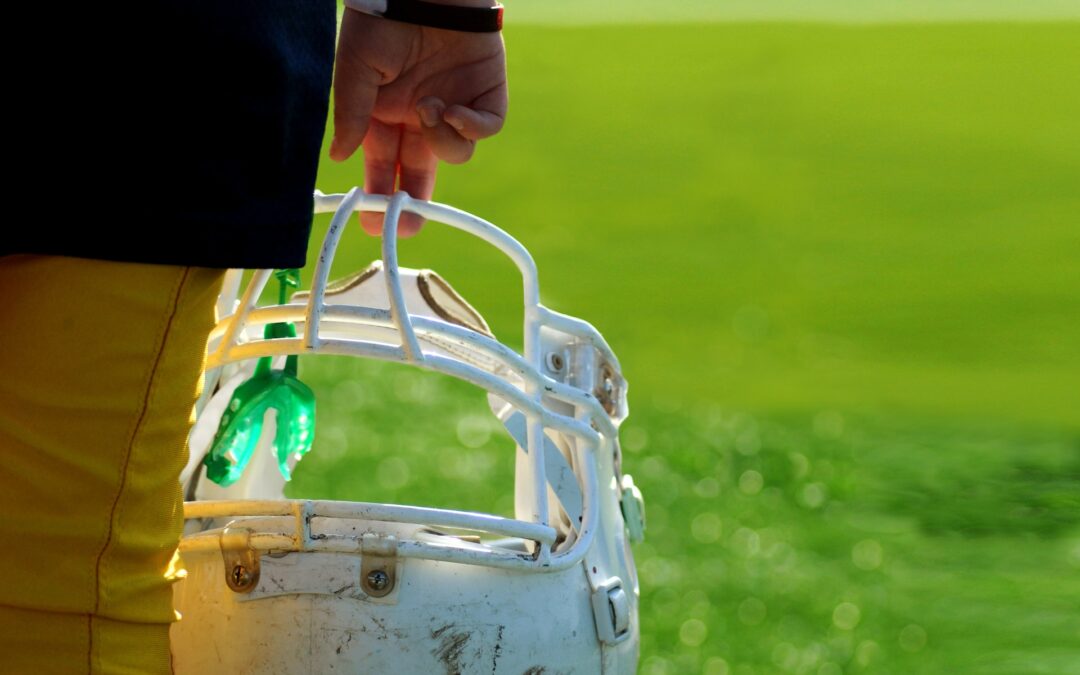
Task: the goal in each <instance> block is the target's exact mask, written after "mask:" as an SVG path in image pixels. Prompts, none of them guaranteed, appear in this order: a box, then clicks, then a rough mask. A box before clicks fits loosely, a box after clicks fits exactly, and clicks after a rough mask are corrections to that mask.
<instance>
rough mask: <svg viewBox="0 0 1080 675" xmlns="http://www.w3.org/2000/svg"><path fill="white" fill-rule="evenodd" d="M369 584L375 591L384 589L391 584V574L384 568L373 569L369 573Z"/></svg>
mask: <svg viewBox="0 0 1080 675" xmlns="http://www.w3.org/2000/svg"><path fill="white" fill-rule="evenodd" d="M367 582H368V586H370V587H371V590H373V591H384V590H386V587H387V586H389V585H390V575H389V574H387V573H386V572H385V571H384V570H371V571H370V572H368V575H367Z"/></svg>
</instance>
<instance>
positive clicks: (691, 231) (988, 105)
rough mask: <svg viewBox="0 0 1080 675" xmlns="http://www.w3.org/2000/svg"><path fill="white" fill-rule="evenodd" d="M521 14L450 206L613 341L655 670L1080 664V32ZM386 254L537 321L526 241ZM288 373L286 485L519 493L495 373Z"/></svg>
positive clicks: (714, 673) (333, 182) (320, 492)
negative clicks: (493, 228)
mask: <svg viewBox="0 0 1080 675" xmlns="http://www.w3.org/2000/svg"><path fill="white" fill-rule="evenodd" d="M507 39H508V42H509V45H510V65H511V77H512V84H511V87H512V91H511V98H512V103H511V105H512V111H511V117H510V119H509V123H508V125H507V128H506V130H505V132H504V133H503V135H502V136H500V137H499V138H497V139H494V140H492V141H489V142H487V143H485V144H483V145H482V147H481V150H480V151H479V152H478V154H477V157H476V158H475V159H474V161H473V163H472V164H471V165H469V166H467V167H445V168H444V170H443V171H442V173H441V177H440V181H441V182H440V186H439V188H438V191H437V199H439V200H440V201H445V202H448V203H452V204H454V205H456V206H460V207H462V208H465V209H468V210H471V211H474V212H476V213H478V214H480V215H482V216H484V217H487V218H489V219H490V220H492V221H494V222H495V223H497V224H500V225H501V226H503V227H504V228H506V229H508V230H510V231H511V232H512V233H514V234H515V235H516V236H518V237H519V238H520V239H521V240H522V241H523V242H524V243H525V244H526V245H527V246H528V247H529V248H530V250H531V251H532V252H533V253H534V255H535V257H536V259H537V261H538V264H539V268H540V272H541V281H542V284H543V287H544V299H545V302H546V303H547V304H549V305H550V306H552V307H554V308H556V309H560V310H563V311H567V312H570V313H574V314H579V315H581V316H584V317H585V318H588V319H589V320H591V321H592V322H593V323H595V324H596V325H597V326H598V327H599V328H600V329H601V330H602V331H603V332H604V333H605V335H606V336H607V337H608V338H609V340H610V342H611V343H612V344H613V346H614V347H615V349H616V351H617V353H619V355H620V357H621V359H622V360H623V363H624V366H625V369H626V370H625V372H626V375H627V377H628V379H629V380H630V382H631V392H630V397H631V411H632V414H631V418H630V420H629V421H628V422H627V425H626V426H625V428H624V434H623V440H624V446H625V448H626V452H627V460H626V465H627V468H628V470H629V471H630V472H631V473H633V474H634V475H635V477H636V478H637V479H638V482H639V483H640V484H641V485H642V486H643V490H644V491H645V495H646V501H647V505H648V508H649V518H650V529H649V538H648V540H647V541H646V542H645V543H644V544H643V545H641V546H640V547H639V548H638V549H637V554H638V559H639V563H640V571H641V576H642V588H643V598H642V632H643V643H642V648H643V661H642V672H645V673H679V674H681V673H704V674H707V675H720V674H722V673H733V674H739V675H749V674H750V673H758V674H762V673H786V672H794V673H817V674H819V675H830V674H833V673H843V672H870V673H915V672H917V673H924V672H935V673H958V672H964V673H1080V614H1078V613H1077V611H1076V608H1077V606H1078V600H1077V598H1078V597H1080V393H1078V391H1080V271H1078V269H1077V261H1078V260H1080V122H1078V120H1080V91H1078V89H1077V87H1076V86H1075V83H1074V80H1076V75H1077V74H1078V73H1080V46H1078V45H1080V24H1070V23H1060V24H1053V23H1044V24H1040V23H1024V24H962V23H961V24H927V25H891V26H890V25H873V26H851V25H849V26H830V25H824V24H822V25H811V24H782V23H780V24H778V23H773V24H737V23H727V24H708V25H705V24H700V25H694V26H679V25H670V26H590V27H558V28H556V27H547V28H545V27H529V26H515V27H512V28H511V29H509V30H508V31H507ZM358 182H360V168H359V163H352V164H350V165H347V166H344V167H342V166H336V165H332V164H330V163H329V162H327V163H325V164H324V166H323V168H322V173H321V176H320V186H321V187H322V189H324V190H326V191H337V190H343V189H345V188H347V187H351V185H353V184H355V183H358ZM319 227H325V220H320V221H319ZM319 227H317V230H318V229H319ZM345 246H346V247H347V248H348V255H347V256H346V258H347V259H346V260H342V261H341V263H340V264H339V270H338V271H339V272H340V273H341V274H344V273H346V272H349V271H352V269H354V268H356V267H359V266H360V265H362V264H365V263H366V262H367V261H369V260H370V259H372V258H373V257H375V256H376V252H377V246H376V242H375V241H374V240H371V239H367V238H365V237H363V236H361V235H360V234H359V230H358V228H357V231H356V232H354V233H353V234H352V235H349V234H348V233H347V234H346V244H345ZM402 260H403V263H404V264H410V263H411V264H413V265H414V266H422V267H432V268H435V269H437V270H439V271H440V272H441V273H442V274H443V275H444V276H446V277H447V278H448V279H449V280H451V281H452V282H453V283H454V284H455V285H456V286H457V287H458V288H459V290H461V291H462V292H463V293H464V295H465V296H466V297H468V298H469V299H470V300H472V301H473V302H474V304H476V305H477V306H478V307H479V308H480V309H481V311H483V312H484V313H485V315H486V316H487V317H488V319H489V320H490V321H491V323H492V325H493V326H494V328H495V330H496V332H497V333H498V334H499V335H500V336H501V337H503V338H504V339H507V340H509V341H511V342H513V341H516V340H518V339H519V337H520V326H519V321H520V315H519V311H518V308H517V305H516V304H515V303H516V301H517V298H518V295H519V292H518V290H517V288H518V285H517V282H516V280H515V278H514V275H513V270H512V268H511V266H510V265H509V264H508V263H507V262H505V261H503V260H502V259H500V258H499V257H498V256H496V255H495V254H493V253H491V252H489V251H486V250H484V249H482V248H480V247H478V246H476V245H473V244H471V242H469V241H468V240H467V239H466V238H465V237H464V236H463V235H459V234H457V233H453V232H448V231H446V230H445V229H442V228H439V227H438V226H430V227H429V228H428V229H427V230H426V231H425V232H424V233H423V235H422V236H420V237H419V238H417V239H415V240H413V241H410V242H407V243H406V244H405V245H404V246H403V251H402ZM301 367H302V369H303V372H304V377H305V379H306V380H308V381H310V382H311V383H312V384H313V385H314V386H315V388H316V389H317V391H318V392H319V395H320V416H321V426H320V428H319V432H318V437H317V440H316V443H315V449H314V450H313V452H312V454H311V455H310V456H309V457H308V458H307V459H305V460H304V462H303V463H302V464H301V467H300V469H298V471H297V476H296V479H295V481H294V483H293V485H292V487H291V490H292V494H294V495H298V496H299V495H304V496H318V497H334V498H348V499H363V500H387V501H398V500H401V501H412V502H418V503H425V504H433V505H441V506H452V507H458V508H471V509H481V510H493V511H496V512H500V513H509V512H510V511H511V508H512V507H511V501H510V499H509V495H507V494H506V490H507V488H508V486H510V485H512V479H511V477H510V474H511V469H512V463H513V462H512V453H511V452H510V448H509V447H508V445H509V441H508V439H506V438H505V437H504V436H502V435H500V433H499V432H498V431H497V430H496V429H495V428H494V425H493V423H492V421H490V420H488V419H487V418H486V417H485V412H484V404H483V401H482V397H481V396H480V394H479V393H478V392H475V391H473V390H471V389H470V388H469V387H467V386H462V385H459V384H458V383H454V382H448V381H445V380H443V379H441V378H439V377H436V376H431V375H426V374H422V373H421V374H417V373H412V372H410V371H408V370H405V369H402V368H400V367H382V366H378V365H371V364H364V363H350V362H343V361H340V360H334V359H331V360H328V361H313V360H310V359H309V360H307V361H306V362H304V363H303V364H302V366H301ZM343 376H350V377H349V378H348V379H347V380H345V379H343Z"/></svg>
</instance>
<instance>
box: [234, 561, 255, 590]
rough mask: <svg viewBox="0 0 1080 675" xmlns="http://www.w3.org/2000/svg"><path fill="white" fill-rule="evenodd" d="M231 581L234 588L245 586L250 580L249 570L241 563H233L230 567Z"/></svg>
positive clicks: (248, 584)
mask: <svg viewBox="0 0 1080 675" xmlns="http://www.w3.org/2000/svg"><path fill="white" fill-rule="evenodd" d="M232 582H233V587H234V588H237V589H241V588H247V587H248V586H250V585H251V582H252V577H251V572H250V571H249V570H248V568H246V567H244V566H243V565H234V566H233V568H232Z"/></svg>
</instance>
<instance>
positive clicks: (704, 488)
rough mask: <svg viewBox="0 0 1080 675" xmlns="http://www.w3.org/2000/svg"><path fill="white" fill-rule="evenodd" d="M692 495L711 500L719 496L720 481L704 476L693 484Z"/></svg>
mask: <svg viewBox="0 0 1080 675" xmlns="http://www.w3.org/2000/svg"><path fill="white" fill-rule="evenodd" d="M694 494H696V495H697V496H698V497H702V498H703V499H712V498H714V497H718V496H720V481H718V480H716V479H715V478H713V477H712V476H706V477H705V478H702V479H701V480H699V481H698V482H697V483H695V484H694Z"/></svg>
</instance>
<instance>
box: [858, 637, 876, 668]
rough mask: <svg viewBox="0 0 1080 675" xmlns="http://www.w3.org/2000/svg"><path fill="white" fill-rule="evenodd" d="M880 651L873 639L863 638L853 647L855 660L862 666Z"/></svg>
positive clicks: (872, 659) (868, 662) (871, 660)
mask: <svg viewBox="0 0 1080 675" xmlns="http://www.w3.org/2000/svg"><path fill="white" fill-rule="evenodd" d="M880 653H881V647H880V646H879V645H878V643H876V642H874V641H873V640H863V641H862V642H860V643H859V646H858V647H856V648H855V662H856V663H858V664H859V665H860V666H862V667H863V668H865V667H867V666H869V665H870V664H871V663H873V661H874V659H876V658H877V656H878V654H880Z"/></svg>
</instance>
